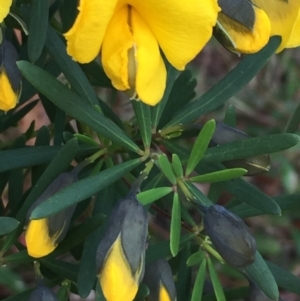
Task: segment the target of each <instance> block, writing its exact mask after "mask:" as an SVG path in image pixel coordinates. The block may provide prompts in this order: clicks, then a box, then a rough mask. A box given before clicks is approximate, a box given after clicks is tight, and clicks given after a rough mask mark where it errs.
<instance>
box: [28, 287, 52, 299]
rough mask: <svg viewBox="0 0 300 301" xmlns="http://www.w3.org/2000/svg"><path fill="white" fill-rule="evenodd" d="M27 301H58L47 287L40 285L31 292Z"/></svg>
mask: <svg viewBox="0 0 300 301" xmlns="http://www.w3.org/2000/svg"><path fill="white" fill-rule="evenodd" d="M28 301H58V299H57V297H56V296H55V294H54V293H53V292H52V291H51V290H50V289H49V288H48V287H46V286H45V285H44V284H42V283H41V284H39V285H38V287H36V288H35V289H34V290H33V291H32V293H31V294H30V297H29V299H28Z"/></svg>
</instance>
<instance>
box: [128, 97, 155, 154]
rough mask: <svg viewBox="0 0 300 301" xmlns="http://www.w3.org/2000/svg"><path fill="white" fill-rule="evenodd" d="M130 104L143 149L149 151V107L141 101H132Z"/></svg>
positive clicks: (150, 130)
mask: <svg viewBox="0 0 300 301" xmlns="http://www.w3.org/2000/svg"><path fill="white" fill-rule="evenodd" d="M131 103H132V106H133V109H134V112H135V116H136V119H137V121H138V124H139V128H140V133H141V136H142V139H143V142H144V147H145V148H148V149H149V147H150V144H151V138H152V127H151V112H150V107H149V106H148V105H146V104H144V103H143V102H141V101H136V100H133V101H132V102H131Z"/></svg>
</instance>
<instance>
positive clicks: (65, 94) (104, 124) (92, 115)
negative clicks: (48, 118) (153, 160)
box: [18, 61, 140, 152]
mask: <svg viewBox="0 0 300 301" xmlns="http://www.w3.org/2000/svg"><path fill="white" fill-rule="evenodd" d="M18 67H19V69H20V71H21V72H22V74H23V75H24V77H25V78H26V79H27V80H28V81H29V82H30V83H31V84H32V85H33V86H35V87H36V88H37V89H38V90H39V91H40V92H41V93H43V94H44V95H45V96H46V97H47V98H48V99H49V100H51V101H52V102H53V103H54V104H55V105H56V106H58V107H59V108H60V109H61V110H63V111H65V112H66V113H68V114H70V115H71V116H73V117H74V118H76V119H77V120H78V121H80V122H82V123H85V124H86V125H87V126H89V127H90V128H91V129H93V130H94V131H96V132H98V133H100V134H102V135H103V136H105V137H107V138H108V139H110V140H112V141H114V142H116V143H117V144H120V145H122V146H124V147H125V148H127V149H128V150H131V151H134V152H139V151H140V149H139V147H138V146H137V145H136V144H135V143H134V142H133V141H132V140H130V139H129V137H128V136H127V135H126V134H125V133H124V132H123V131H122V130H121V129H120V128H119V127H118V126H116V125H115V124H114V123H113V122H112V121H111V120H109V119H107V118H105V117H104V116H103V115H102V114H100V113H99V112H97V111H96V110H95V109H94V108H93V107H91V106H89V105H87V104H86V103H85V102H84V101H83V100H82V99H81V98H80V97H79V96H77V95H76V94H75V93H74V92H73V91H71V90H70V89H68V88H67V87H66V86H64V85H63V84H62V83H61V82H59V81H58V80H57V79H55V78H54V77H53V76H51V75H50V74H48V73H47V72H45V71H44V70H43V69H41V68H39V67H37V66H34V65H32V64H30V63H29V62H26V61H20V62H18Z"/></svg>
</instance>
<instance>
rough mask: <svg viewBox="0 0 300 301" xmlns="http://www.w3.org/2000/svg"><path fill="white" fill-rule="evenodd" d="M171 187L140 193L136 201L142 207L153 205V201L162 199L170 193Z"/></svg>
mask: <svg viewBox="0 0 300 301" xmlns="http://www.w3.org/2000/svg"><path fill="white" fill-rule="evenodd" d="M172 191H173V189H172V187H158V188H153V189H150V190H146V191H142V192H140V193H139V194H138V195H137V199H138V201H139V202H141V203H142V204H143V205H144V206H145V205H148V204H151V203H153V202H154V201H156V200H158V199H160V198H162V197H164V196H165V195H167V194H169V193H170V192H172Z"/></svg>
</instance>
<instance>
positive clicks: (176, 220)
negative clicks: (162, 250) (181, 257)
mask: <svg viewBox="0 0 300 301" xmlns="http://www.w3.org/2000/svg"><path fill="white" fill-rule="evenodd" d="M180 233H181V210H180V200H179V196H178V193H177V192H176V193H174V197H173V206H172V215H171V229H170V249H171V253H172V255H173V257H175V256H176V255H177V253H178V251H179V244H180Z"/></svg>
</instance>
